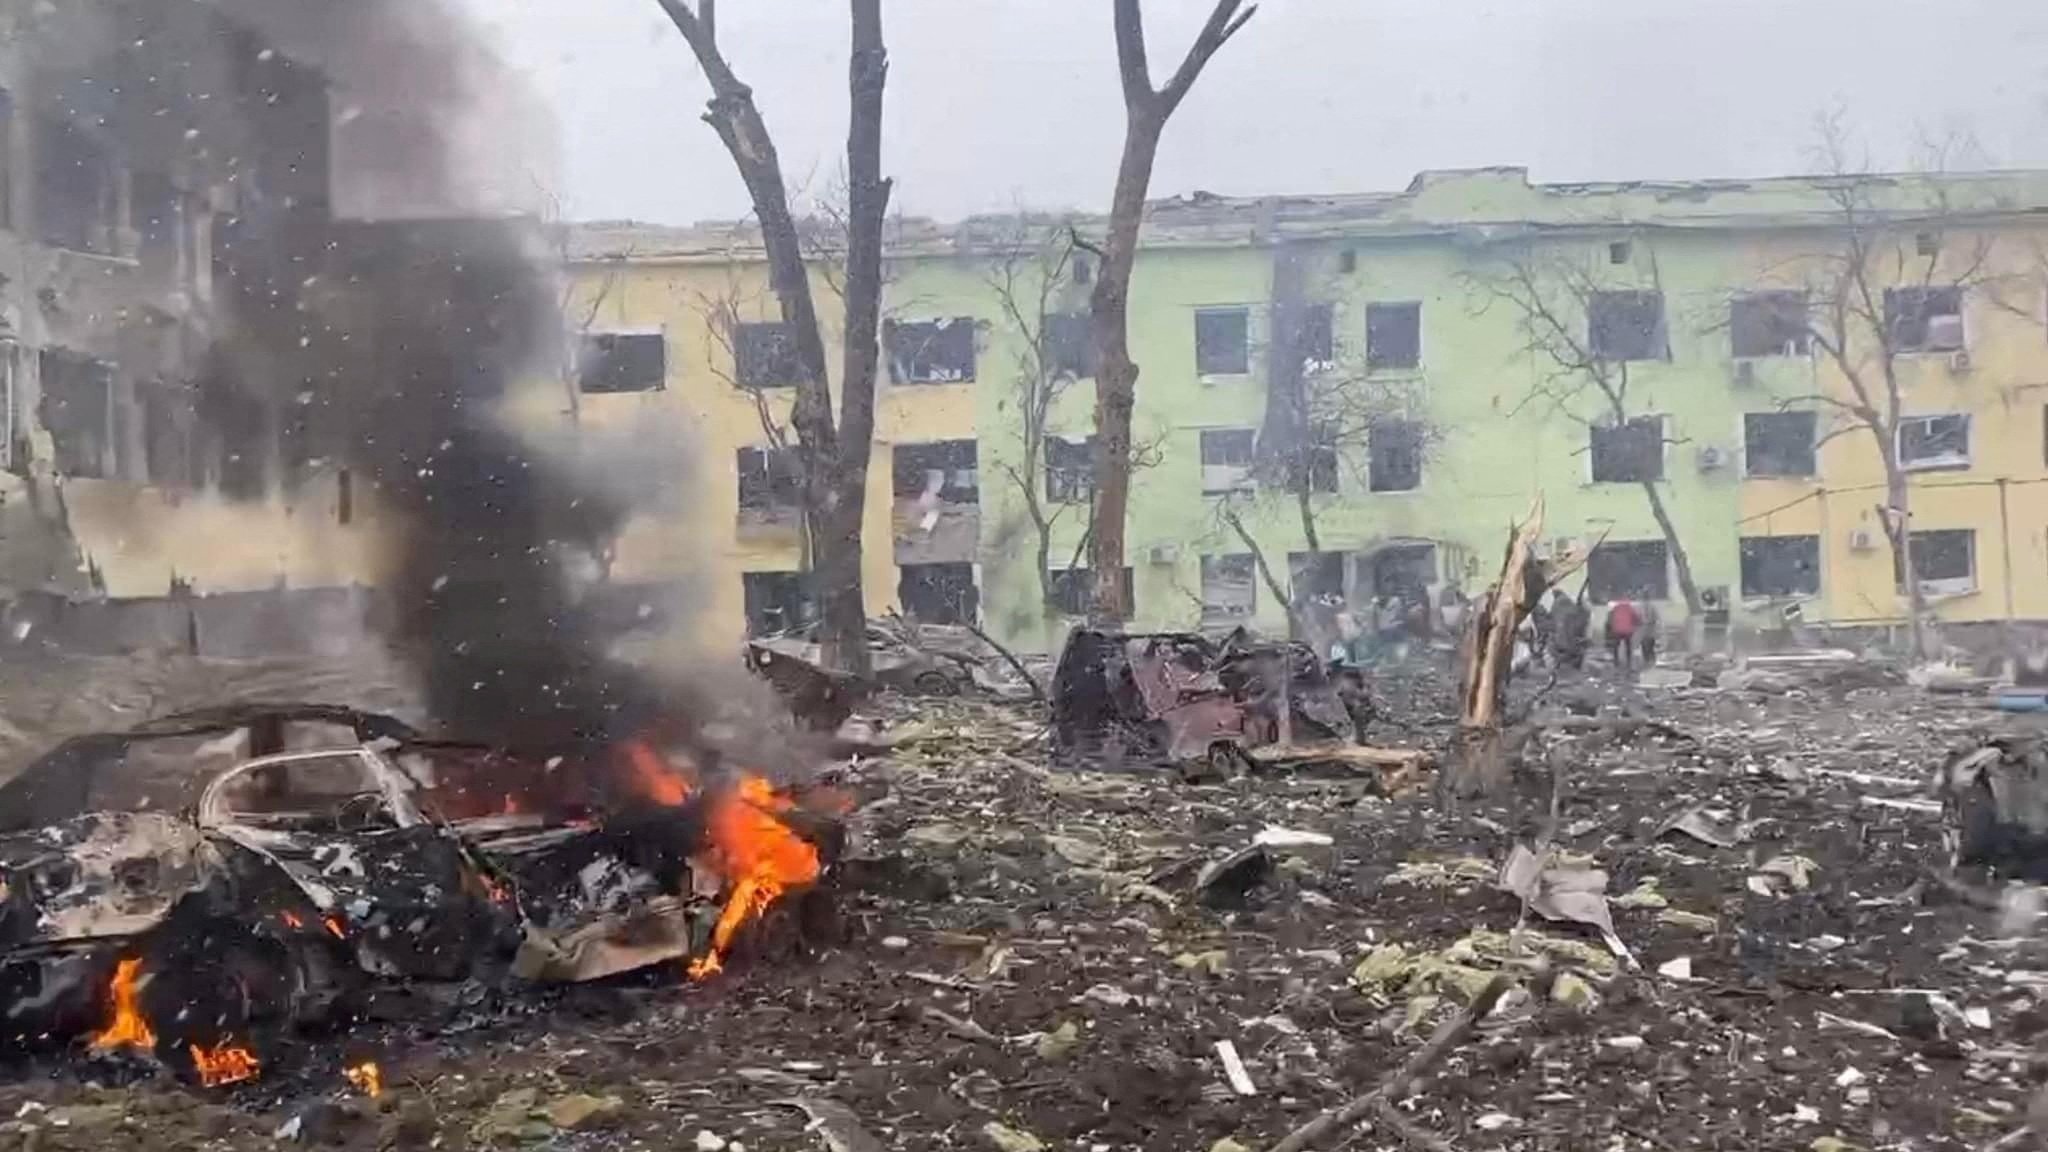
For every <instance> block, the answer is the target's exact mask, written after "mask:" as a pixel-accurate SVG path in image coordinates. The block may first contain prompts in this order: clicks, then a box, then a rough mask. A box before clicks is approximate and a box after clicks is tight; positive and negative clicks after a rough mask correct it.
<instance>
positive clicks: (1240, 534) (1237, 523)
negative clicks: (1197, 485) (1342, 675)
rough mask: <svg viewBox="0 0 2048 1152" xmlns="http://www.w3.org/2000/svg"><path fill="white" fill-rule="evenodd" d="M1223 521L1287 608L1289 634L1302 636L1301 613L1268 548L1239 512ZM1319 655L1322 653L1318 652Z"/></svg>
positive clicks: (1271, 589)
mask: <svg viewBox="0 0 2048 1152" xmlns="http://www.w3.org/2000/svg"><path fill="white" fill-rule="evenodd" d="M1223 522H1224V523H1225V524H1228V525H1230V529H1231V531H1233V532H1236V533H1237V538H1238V539H1239V540H1242V541H1244V547H1245V551H1247V552H1250V553H1251V554H1252V563H1253V564H1255V565H1257V566H1258V569H1259V578H1260V579H1261V580H1264V581H1265V582H1266V591H1268V592H1271V593H1272V594H1273V600H1274V602H1275V603H1277V604H1279V605H1280V606H1281V607H1282V608H1285V609H1286V610H1287V632H1288V635H1290V636H1301V635H1302V634H1303V633H1302V626H1301V615H1300V613H1298V612H1296V611H1295V609H1294V601H1293V600H1292V599H1290V598H1289V597H1288V595H1287V588H1286V586H1285V585H1283V584H1281V583H1280V578H1279V577H1278V576H1275V575H1274V574H1273V566H1272V565H1271V564H1268V563H1266V550H1265V549H1264V548H1261V547H1259V542H1258V541H1257V540H1254V539H1253V538H1252V534H1251V532H1250V531H1249V530H1248V529H1246V528H1245V526H1244V520H1243V518H1241V517H1240V516H1238V514H1237V513H1235V512H1226V513H1224V514H1223ZM1318 655H1321V654H1320V653H1318Z"/></svg>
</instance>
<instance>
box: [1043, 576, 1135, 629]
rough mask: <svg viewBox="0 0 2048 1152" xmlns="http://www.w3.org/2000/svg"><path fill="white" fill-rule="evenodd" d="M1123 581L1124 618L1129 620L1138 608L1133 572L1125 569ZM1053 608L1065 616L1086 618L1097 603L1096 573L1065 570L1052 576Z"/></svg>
mask: <svg viewBox="0 0 2048 1152" xmlns="http://www.w3.org/2000/svg"><path fill="white" fill-rule="evenodd" d="M1121 579H1122V581H1123V602H1124V615H1123V618H1124V619H1126V620H1128V619H1130V618H1131V613H1132V612H1133V611H1134V610H1135V609H1136V608H1137V604H1138V601H1137V597H1136V596H1135V595H1133V590H1132V583H1131V570H1130V569H1129V568H1125V569H1124V570H1123V573H1122V577H1121ZM1052 598H1053V606H1054V607H1055V608H1057V609H1058V610H1059V611H1060V612H1061V613H1062V614H1063V615H1067V616H1086V615H1088V612H1089V609H1090V608H1091V607H1092V606H1093V605H1094V603H1095V573H1094V572H1092V571H1090V570H1088V569H1086V568H1063V569H1060V570H1059V571H1057V572H1054V573H1053V574H1052Z"/></svg>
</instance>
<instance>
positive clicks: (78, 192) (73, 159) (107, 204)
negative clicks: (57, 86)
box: [33, 115, 120, 256]
mask: <svg viewBox="0 0 2048 1152" xmlns="http://www.w3.org/2000/svg"><path fill="white" fill-rule="evenodd" d="M35 126H36V147H37V150H38V156H37V159H38V163H37V165H36V196H35V200H34V202H33V207H34V210H35V216H36V222H37V225H38V229H37V233H38V235H40V236H41V238H42V240H43V243H45V244H48V245H50V246H51V247H53V248H67V249H70V250H71V251H73V252H92V253H96V254H98V255H102V256H111V255H114V254H115V252H114V241H115V232H116V231H117V229H116V227H115V224H116V218H115V210H116V203H117V198H118V196H119V194H120V189H119V181H120V169H119V167H118V165H117V164H116V162H115V160H114V157H113V154H112V152H111V151H110V150H109V149H108V147H107V145H106V144H105V143H103V142H101V141H100V140H99V139H98V138H97V137H96V136H95V135H93V133H92V132H91V131H90V130H88V129H86V128H83V127H80V126H79V125H76V124H73V123H71V122H70V121H69V120H65V119H61V118H59V117H56V116H47V115H46V116H38V117H36V119H35Z"/></svg>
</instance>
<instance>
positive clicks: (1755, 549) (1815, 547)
mask: <svg viewBox="0 0 2048 1152" xmlns="http://www.w3.org/2000/svg"><path fill="white" fill-rule="evenodd" d="M1778 541H1795V542H1797V543H1798V545H1799V546H1800V547H1801V548H1810V549H1811V550H1812V555H1813V561H1812V564H1811V565H1809V566H1806V567H1810V568H1811V570H1812V572H1813V586H1812V587H1811V588H1803V587H1802V588H1792V589H1789V590H1786V591H1771V590H1769V589H1767V588H1764V589H1760V590H1752V588H1751V583H1750V577H1751V575H1752V574H1755V575H1759V576H1761V575H1762V574H1763V567H1764V564H1763V557H1762V555H1761V553H1762V552H1763V551H1764V550H1765V547H1766V546H1767V545H1772V546H1775V545H1776V542H1778ZM1736 556H1737V564H1738V579H1737V585H1736V586H1737V587H1738V588H1739V589H1740V590H1741V593H1742V598H1743V599H1744V600H1757V601H1770V600H1811V599H1814V598H1816V597H1818V596H1819V595H1820V594H1821V582H1822V573H1821V564H1822V558H1821V547H1820V536H1819V535H1817V534H1814V533H1790V534H1786V535H1772V536H1742V537H1738V538H1737V540H1736ZM1753 557H1754V559H1755V561H1756V563H1755V569H1754V571H1753V570H1752V566H1751V560H1752V558H1753ZM1758 583H1759V584H1761V583H1762V581H1758Z"/></svg>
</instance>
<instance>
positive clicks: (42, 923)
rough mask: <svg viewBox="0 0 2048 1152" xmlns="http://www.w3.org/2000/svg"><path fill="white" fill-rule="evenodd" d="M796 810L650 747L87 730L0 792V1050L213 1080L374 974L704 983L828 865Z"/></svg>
mask: <svg viewBox="0 0 2048 1152" xmlns="http://www.w3.org/2000/svg"><path fill="white" fill-rule="evenodd" d="M67 808H68V809H69V811H68V812H62V811H60V810H61V809H67ZM800 809H801V798H800V797H798V796H796V795H794V794H792V793H790V792H787V791H785V790H783V789H780V788H778V787H776V786H775V785H773V784H771V783H770V782H769V781H767V780H766V779H764V778H761V777H756V776H747V775H737V776H734V777H732V778H730V779H725V778H718V779H712V778H709V777H708V776H706V775H704V774H702V773H700V772H699V771H698V769H697V767H696V766H695V764H694V763H693V762H691V761H690V760H689V759H688V757H686V756H683V755H681V754H678V753H674V752H665V751H664V750H662V749H660V748H658V747H657V745H656V744H655V743H654V742H652V741H647V740H636V741H629V742H626V743H624V744H621V745H619V746H617V747H613V748H607V749H602V750H600V751H599V752H598V753H596V754H594V756H593V758H591V759H590V760H589V761H587V762H577V761H572V760H570V759H569V758H567V757H564V756H552V757H545V758H540V757H532V756H520V755H515V754H511V753H507V752H504V751H502V750H498V749H493V748H488V747H484V746H480V745H470V744H461V743H453V742H446V741H434V740H427V739H423V738H421V737H420V736H419V735H418V734H417V733H415V732H414V731H413V730H412V729H410V728H409V727H407V726H406V725H404V724H402V723H400V722H398V721H396V720H393V719H391V718H389V717H381V716H376V715H374V714H366V713H355V712H350V711H348V710H346V709H333V708H325V707H320V706H255V707H248V708H241V709H232V710H223V711H220V712H214V713H203V714H191V715H186V716H180V717H172V718H168V719H165V720H160V721H155V722H152V723H150V724H148V725H144V726H143V727H142V728H139V729H137V730H135V731H133V732H130V733H124V734H120V735H96V736H88V737H82V738H80V739H79V740H74V741H71V742H69V743H67V744H65V745H62V746H60V747H59V748H57V749H56V750H54V751H53V752H51V753H50V754H49V755H47V756H45V757H44V758H43V759H41V760H40V761H38V762H37V763H36V764H34V765H31V766H30V767H29V769H27V770H26V771H25V772H24V773H23V774H22V775H21V776H20V777H18V778H17V779H16V780H14V781H12V782H10V783H9V784H8V785H7V786H6V787H4V788H0V812H5V813H7V814H8V817H7V819H6V820H5V821H4V822H0V1037H5V1038H6V1039H8V1040H9V1041H11V1042H13V1043H16V1044H19V1045H28V1044H32V1043H35V1042H37V1041H49V1040H57V1039H62V1038H67V1037H72V1036H77V1035H81V1034H90V1035H91V1036H92V1043H93V1044H94V1046H96V1047H99V1048H129V1049H139V1050H144V1051H147V1052H149V1053H151V1054H153V1055H154V1056H155V1057H156V1058H157V1059H158V1060H160V1061H162V1062H163V1063H164V1064H166V1065H168V1066H170V1067H171V1068H173V1069H174V1070H176V1071H178V1072H180V1073H182V1074H185V1075H187V1076H189V1077H190V1078H192V1079H196V1080H198V1081H200V1082H203V1083H208V1084H215V1083H227V1082H232V1081H234V1080H240V1079H246V1078H248V1077H250V1076H253V1075H255V1074H256V1073H257V1071H258V1070H259V1069H260V1067H261V1065H262V1063H263V1060H264V1058H265V1057H264V1053H263V1049H264V1047H265V1046H266V1043H267V1041H268V1039H269V1038H271V1037H274V1036H276V1035H278V1034H279V1033H280V1032H281V1031H282V1030H284V1029H286V1028H290V1027H292V1026H296V1025H306V1024H313V1023H317V1022H320V1021H323V1020H329V1019H334V1018H335V1017H336V1016H337V1015H338V1014H340V1013H344V1012H346V1010H347V1009H349V1008H350V1007H351V1006H352V1005H353V1004H354V1002H355V1001H356V999H357V998H358V997H359V996H360V995H361V994H362V993H363V992H364V991H365V990H366V989H369V988H372V987H374V985H375V984H376V983H377V982H378V981H384V980H426V981H454V980H462V979H470V978H483V979H486V980H504V979H511V980H525V981H536V982H561V981H583V980H591V979H597V978H600V977H605V976H611V975H615V974H618V973H622V972H627V971H631V970H634V969H639V968H644V967H647V966H649V965H654V964H659V963H663V962H671V963H677V964H687V967H688V970H689V972H690V974H691V975H692V976H693V977H700V976H705V975H708V974H710V973H712V972H715V971H717V970H718V969H719V967H720V965H721V963H722V959H723V957H724V956H725V955H726V954H727V952H728V950H729V949H730V948H731V947H732V946H733V944H734V942H735V938H736V936H737V934H738V932H739V929H740V928H741V926H742V925H743V924H745V923H747V922H748V921H749V920H750V919H752V918H754V917H756V916H758V915H760V914H761V913H762V912H764V911H765V910H766V909H767V908H768V907H769V906H770V905H771V904H773V903H774V902H775V901H776V900H777V899H778V898H779V897H780V896H782V895H783V894H784V893H785V892H788V891H791V890H801V889H804V888H806V887H808V886H809V885H811V884H812V883H813V882H815V881H816V880H817V879H818V878H819V877H820V875H821V874H822V872H823V871H824V869H825V867H826V866H827V865H828V864H829V863H830V858H831V856H832V854H833V852H834V851H836V846H835V845H834V844H833V843H832V841H831V837H830V836H828V835H823V834H821V832H820V829H821V828H823V827H825V825H826V824H828V823H829V821H820V820H817V819H814V818H812V817H810V816H809V815H807V814H806V813H805V812H803V811H801V810H800ZM30 819H33V820H35V821H37V822H36V823H34V824H30V823H28V822H27V821H28V820H30Z"/></svg>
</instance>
